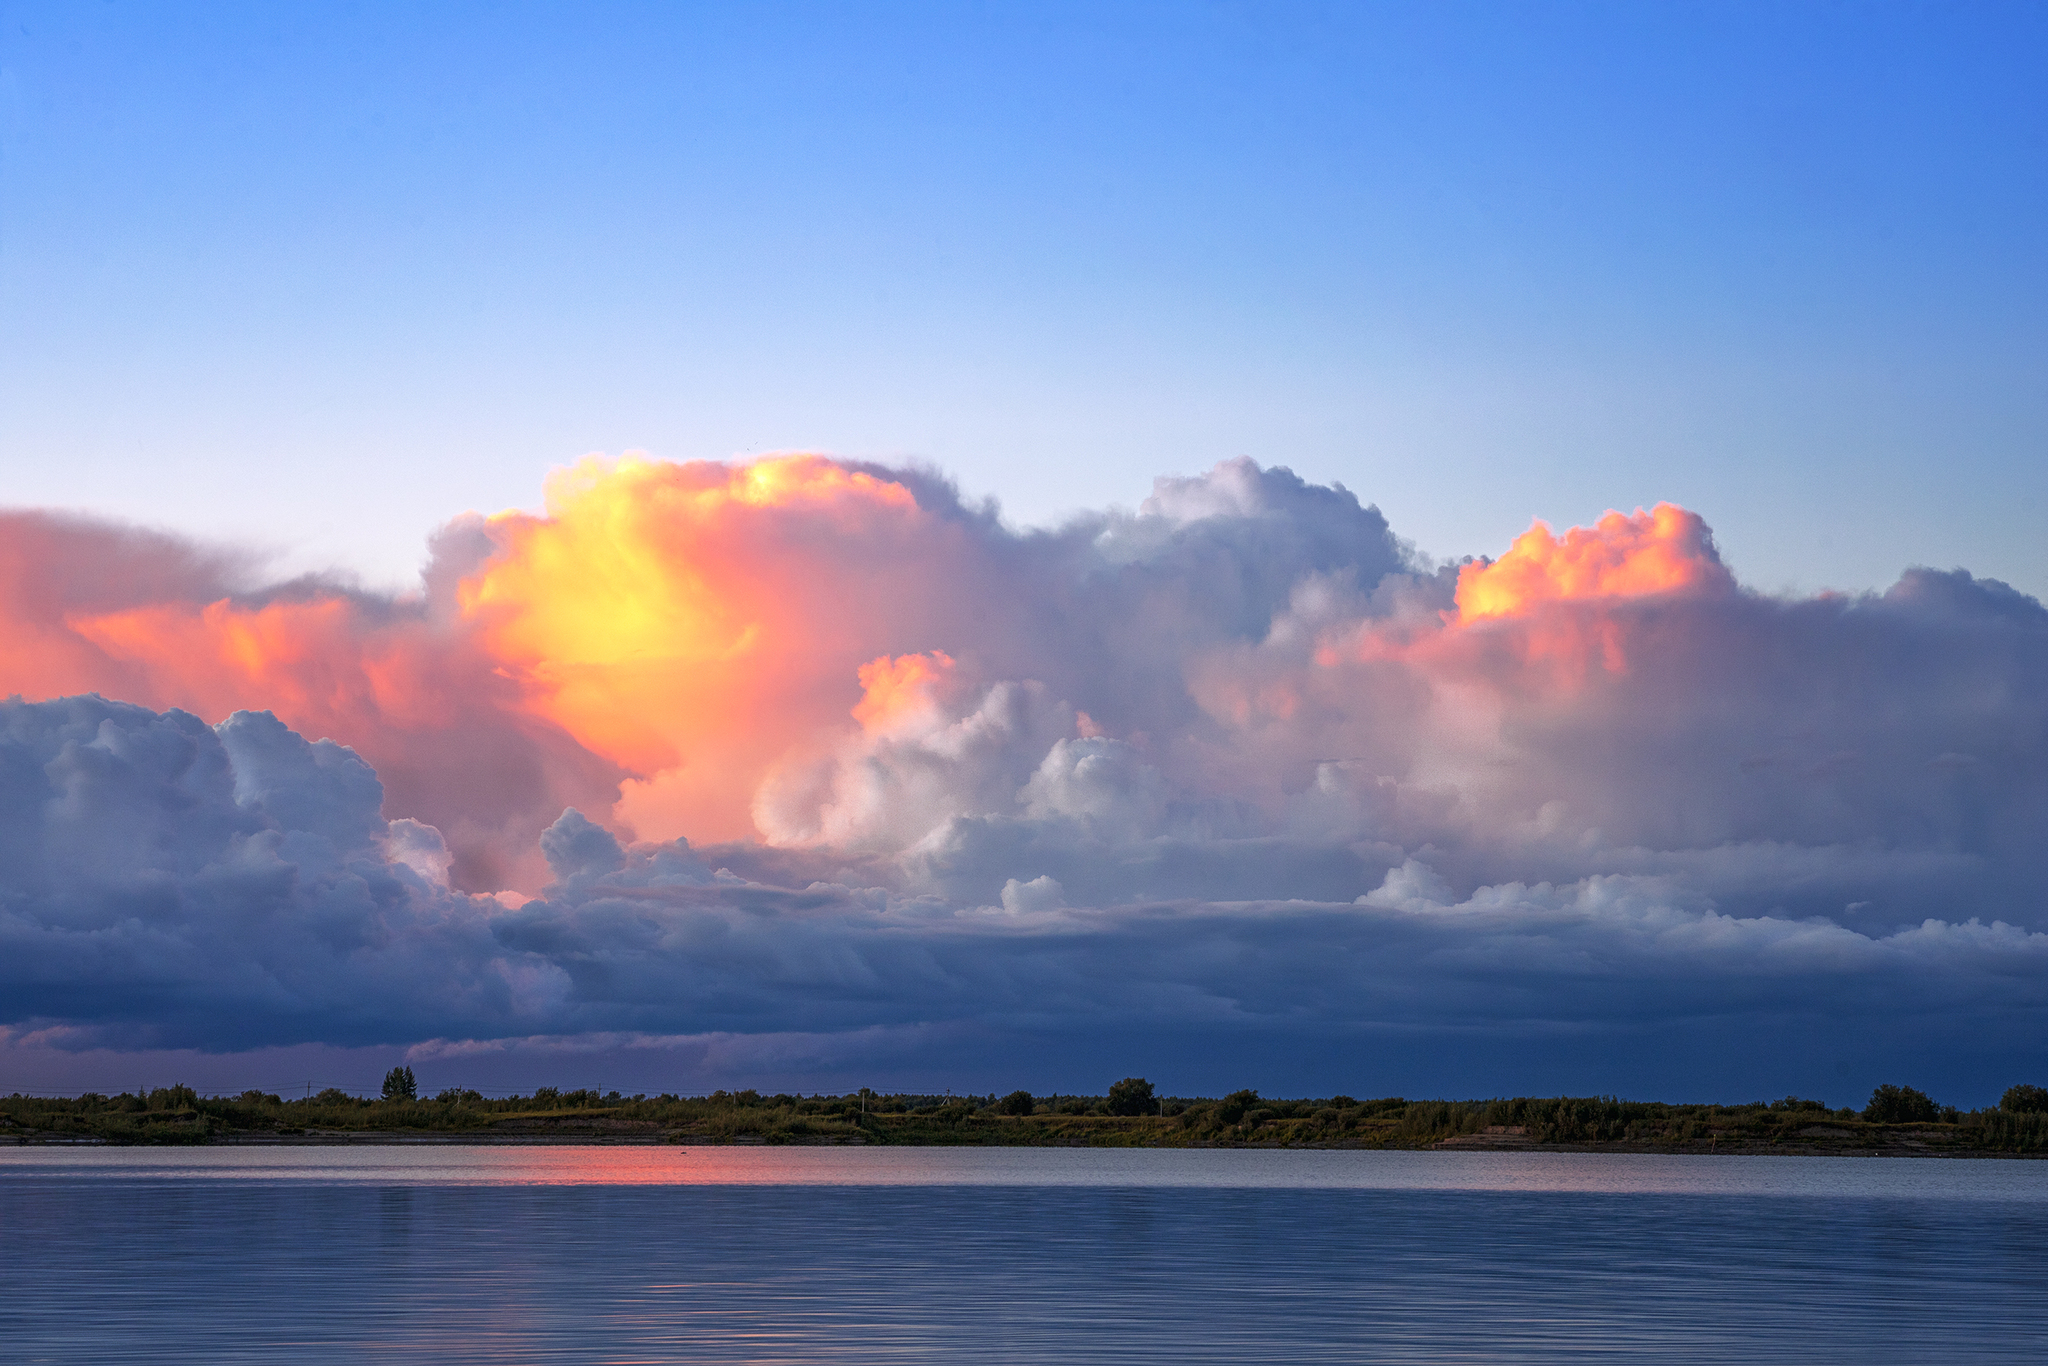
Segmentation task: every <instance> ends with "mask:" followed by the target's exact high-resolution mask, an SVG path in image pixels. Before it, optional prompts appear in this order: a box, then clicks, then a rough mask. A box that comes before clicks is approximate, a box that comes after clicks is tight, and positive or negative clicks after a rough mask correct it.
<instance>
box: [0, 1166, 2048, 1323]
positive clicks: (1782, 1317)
mask: <svg viewBox="0 0 2048 1366" xmlns="http://www.w3.org/2000/svg"><path fill="white" fill-rule="evenodd" d="M0 1240H4V1241H0V1247H4V1249H5V1256H6V1262H5V1269H4V1271H0V1348H4V1350H0V1355H4V1357H5V1359H6V1360H8V1361H10V1362H23V1363H27V1362H207V1363H234V1362H265V1363H302V1362H359V1361H364V1360H376V1361H390V1362H480V1363H481V1362H488V1363H499V1362H550V1363H553V1362H574V1363H582V1362H590V1363H596V1362H607V1363H652V1362H749V1363H808V1362H828V1361H829V1362H835V1363H868V1362H877V1363H879V1362H904V1361H912V1362H915V1361H949V1362H950V1361H976V1362H979V1361H987V1362H1015V1363H1038V1362H1054V1361H1058V1362H1093V1361H1111V1360H1115V1361H1130V1360H1139V1361H1218V1362H1222V1361H1228V1362H1233V1363H1242V1362H1321V1361H1329V1362H1435V1363H1454V1362H1557V1361H1586V1360H1599V1361H1612V1362H1649V1361H1656V1362H1660V1363H1662V1362H1694V1361H1698V1362H1729V1361H1738V1360H1747V1359H1752V1358H1760V1357H1769V1358H1771V1359H1783V1360H1807V1361H1818V1362H1832V1361H1842V1362H1848V1361H1856V1362H1916V1363H1917V1362H1927V1361H1935V1360H1946V1361H1965V1362H2001V1361H2027V1362H2039V1361H2043V1360H2048V1163H2035V1162H1998V1161H1981V1162H1965V1161H1907V1160H1886V1159H1870V1158H1757V1157H1722V1158H1717V1157H1632V1156H1614V1155H1604V1154H1600V1155H1578V1154H1549V1153H1490V1154H1489V1153H1365V1152H1266V1151H1261V1152H1243V1151H1201V1152H1178V1151H1115V1150H1066V1149H1055V1150H1039V1149H929V1148H927V1149H833V1148H799V1149H790V1148H781V1149H761V1148H702V1147H694V1148H655V1147H648V1148H460V1147H433V1148H407V1147H380V1148H360V1149H337V1148H269V1149H251V1148H241V1149H201V1150H175V1149H173V1150H156V1149H133V1148H129V1149H114V1148H94V1149H51V1148H42V1149H37V1148H17V1149H0Z"/></svg>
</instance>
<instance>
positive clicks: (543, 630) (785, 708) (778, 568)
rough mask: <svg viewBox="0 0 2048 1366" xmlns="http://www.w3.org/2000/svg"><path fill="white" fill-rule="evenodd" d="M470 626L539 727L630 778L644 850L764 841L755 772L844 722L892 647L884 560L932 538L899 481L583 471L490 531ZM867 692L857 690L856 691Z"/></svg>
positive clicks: (825, 467) (463, 597)
mask: <svg viewBox="0 0 2048 1366" xmlns="http://www.w3.org/2000/svg"><path fill="white" fill-rule="evenodd" d="M488 531H489V534H490V536H491V538H492V540H493V541H494V542H495V543H496V545H497V547H498V550H497V553H496V554H494V555H493V556H491V557H490V558H489V559H488V560H487V561H486V562H485V563H484V564H483V565H482V566H481V567H480V568H479V569H478V570H477V571H476V572H475V573H473V574H472V575H470V576H469V577H468V578H466V579H464V580H463V581H462V583H461V585H460V588H459V589H458V592H457V597H458V602H459V606H460V610H461V613H462V616H463V618H464V619H465V620H466V621H467V622H468V623H469V624H470V625H471V627H472V628H473V629H474V630H475V632H476V633H477V637H478V640H479V641H480V643H481V644H482V646H483V648H484V649H485V650H486V651H487V652H488V653H489V654H490V655H491V656H492V657H493V658H494V659H496V660H497V661H498V663H499V666H500V668H501V669H502V670H503V671H504V672H505V673H506V675H507V676H509V677H511V678H512V679H514V680H515V681H516V683H517V685H518V686H519V688H520V690H521V692H522V695H523V697H524V699H525V705H526V706H527V707H528V708H530V709H531V710H532V711H533V712H534V713H535V714H537V715H539V716H542V717H545V718H546V719H547V720H549V721H551V722H553V723H555V724H557V725H559V726H561V727H562V728H563V729H565V730H567V731H568V732H569V733H570V734H571V735H573V736H575V737H576V739H577V740H578V741H579V742H580V743H582V744H583V745H585V746H586V747H588V748H589V749H590V750H592V751H593V752H595V753H597V754H599V755H602V756H604V757H605V758H607V759H610V760H612V761H614V762H616V763H618V764H619V765H621V766H622V767H624V768H626V769H627V770H629V771H630V772H631V773H633V774H634V775H635V777H634V778H633V780H632V781H630V782H629V783H628V784H627V786H626V790H625V794H624V796H623V798H622V800H621V803H620V806H619V808H618V811H619V815H620V816H621V818H622V819H623V820H624V821H625V822H626V823H627V824H629V825H630V826H632V827H633V828H634V830H635V831H636V833H639V834H641V835H642V836H645V837H669V836H673V835H680V834H684V833H687V834H689V835H690V836H691V837H692V838H698V839H705V838H710V839H732V838H746V837H750V836H752V835H753V834H754V827H753V823H752V819H751V816H750V815H749V812H750V810H751V803H752V797H753V792H754V789H755V787H756V786H757V785H758V783H759V781H760V778H761V775H762V774H763V773H764V772H765V771H766V770H767V769H768V768H769V767H770V766H771V765H772V764H773V763H774V762H775V760H776V759H778V758H779V757H780V756H781V755H782V753H783V752H784V751H785V750H786V749H788V748H789V747H790V746H791V745H792V744H794V743H797V742H798V741H800V740H802V739H804V738H806V737H808V736H810V735H813V734H815V733H818V732H820V731H822V730H824V729H827V728H829V727H830V726H832V725H834V724H836V723H839V722H840V718H843V717H844V716H845V715H846V708H847V704H848V702H849V701H850V700H851V698H850V694H851V692H852V687H853V685H854V683H855V677H856V668H857V666H858V664H859V662H860V661H861V660H865V659H871V658H873V656H874V654H875V647H876V645H878V644H879V645H887V644H888V643H890V642H889V641H888V640H887V639H886V637H887V636H888V634H889V632H888V630H887V628H886V626H885V625H883V624H882V623H885V622H886V621H887V620H888V619H889V618H890V617H891V615H892V612H893V610H894V609H895V608H896V607H898V606H900V604H901V599H902V598H903V597H904V596H905V595H904V594H903V593H902V592H901V591H898V585H897V584H896V583H895V582H892V572H893V570H892V567H894V566H900V565H903V564H905V563H907V562H909V561H911V560H914V559H915V558H916V556H917V553H918V548H919V547H920V546H921V545H923V544H925V543H928V542H929V541H931V540H932V539H933V537H934V535H935V532H934V529H933V527H932V525H931V519H930V518H929V517H928V516H927V515H926V513H925V512H924V510H923V509H921V508H920V507H919V506H918V502H917V498H916V496H915V495H914V494H913V493H912V491H911V490H910V489H909V488H908V487H906V486H905V485H903V484H900V483H897V482H894V481H892V480H889V479H885V478H878V477H877V476H875V475H873V474H869V473H866V472H864V471H861V470H855V469H849V468H847V467H846V466H844V465H841V464H837V463H835V462H833V461H830V460H826V459H823V458H821V457H817V456H788V457H781V458H775V459H768V460H761V461H756V462H754V463H752V464H747V465H726V464H720V463H714V462H708V461H700V462H694V463H690V464H670V463H665V462H651V461H642V460H630V459H629V460H623V461H619V462H616V463H614V462H610V461H605V460H598V459H590V460H585V461H583V462H582V463H580V464H578V465H576V466H574V467H573V468H571V469H567V470H563V471H559V472H558V473H557V474H556V475H554V476H553V477H552V478H551V479H550V480H549V481H548V486H547V511H546V513H545V515H543V516H538V517H536V516H531V515H528V514H524V513H507V514H504V515H502V516H500V517H496V518H493V519H491V521H490V523H489V525H488ZM864 681H865V680H863V682H864Z"/></svg>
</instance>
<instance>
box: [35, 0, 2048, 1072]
mask: <svg viewBox="0 0 2048 1366" xmlns="http://www.w3.org/2000/svg"><path fill="white" fill-rule="evenodd" d="M2044 39H2048V20H2044V19H2043V18H2042V16H2041V15H2040V13H2039V12H2038V11H2037V10H2034V9H2032V8H2029V7H2024V6H2017V5H2013V6H2003V5H1978V6H1970V5H1962V6H1958V5H1912V6H1901V5H1874V6H1856V7H1848V6H1836V5H1821V4H1813V5H1804V6H1785V5H1770V6H1762V5H1759V6H1743V5H1710V6H1686V5H1666V6H1654V7H1650V6H1625V5H1605V6H1603V5H1566V4H1555V5H1529V6H1506V5H1483V6H1482V5H1472V6H1460V5H1455V4H1438V5H1344V6H1313V5H1296V6H1288V5H1279V6H1274V5H1260V6H1229V5H1214V6H1195V5H1172V6H1145V5H1128V6H1119V7H1101V6H1074V7H1062V6H1058V5H1037V6H1029V7H1025V6H968V5H948V6H910V5H873V6H859V7H853V6H828V5H817V6H810V5H781V6H770V5H762V6H750V7H734V6H690V5H660V6H654V5H647V6H604V5H594V6H575V7H570V6H518V5H499V6H489V7H464V6H459V5H449V6H438V7H434V8H432V9H430V10H425V11H422V10H419V9H418V8H417V7H403V6H395V5H393V6H382V5H330V6H304V7H294V8H291V9H278V8H276V7H268V6H248V7H237V6H233V5H219V6H208V7H204V8H194V7H179V6H168V5H165V6H151V5H132V4H122V3H112V4H102V5H93V6H80V5H21V4H0V481H4V482H0V643H4V646H5V648H4V650H0V697H6V696H7V695H8V694H14V695H15V696H14V697H13V698H12V700H8V701H4V702H0V850H4V855H5V856H4V857H0V947H4V949H5V952H4V953H0V961H4V962H5V963H6V965H7V966H6V967H4V968H0V1087H5V1088H10V1089H11V1088H12V1087H15V1086H19V1087H22V1088H24V1089H78V1088H79V1087H83V1086H93V1087H96V1088H99V1089H125V1088H128V1087H130V1086H133V1085H135V1084H138V1083H147V1084H151V1085H155V1084H162V1083H166V1082H169V1081H172V1080H185V1081H188V1082H191V1083H193V1084H197V1085H200V1086H202V1087H218V1088H221V1089H227V1090H240V1089H243V1087H244V1086H249V1085H256V1086H261V1087H263V1088H264V1089H285V1088H287V1087H289V1086H291V1085H295V1084H299V1082H301V1081H304V1082H312V1083H317V1085H319V1086H324V1085H328V1084H338V1085H344V1086H351V1085H353V1086H355V1087H357V1088H358V1089H369V1088H370V1087H372V1086H374V1084H375V1081H376V1078H377V1077H379V1076H381V1074H382V1070H383V1069H384V1068H386V1067H388V1066H390V1065H392V1064H393V1063H395V1062H398V1061H406V1062H408V1064H409V1065H413V1066H415V1068H416V1070H418V1071H419V1072H420V1074H421V1079H422V1082H423V1084H425V1085H427V1086H428V1087H429V1089H433V1088H435V1087H438V1086H440V1085H448V1084H464V1085H479V1086H482V1087H486V1088H489V1087H502V1086H528V1087H530V1086H532V1085H538V1084H573V1085H582V1084H598V1083H604V1084H606V1085H608V1086H612V1085H615V1086H620V1087H622V1088H623V1089H627V1090H634V1089H648V1090H707V1089H710V1088H711V1087H713V1086H717V1085H756V1086H759V1087H762V1088H764V1089H766V1088H770V1087H773V1088H776V1089H844V1088H845V1087H849V1086H857V1085H878V1086H883V1087H896V1086H901V1087H904V1088H907V1089H916V1090H938V1089H944V1088H947V1087H951V1088H953V1089H957V1090H975V1091H986V1090H990V1089H997V1090H1008V1089H1011V1088H1012V1087H1013V1086H1017V1085H1023V1086H1025V1087H1027V1088H1028V1089H1032V1090H1035V1091H1053V1090H1064V1091H1084V1092H1085V1091H1100V1090H1101V1089H1102V1088H1103V1087H1104V1086H1106V1085H1107V1084H1108V1082H1109V1081H1111V1080H1114V1079H1115V1078H1116V1077H1118V1076H1122V1075H1127V1074H1131V1073H1142V1074H1144V1075H1148V1076H1150V1077H1152V1079H1153V1080H1154V1081H1155V1082H1157V1083H1158V1084H1160V1085H1161V1086H1162V1088H1163V1089H1165V1090H1167V1091H1169V1092H1181V1093H1195V1092H1211V1093H1220V1092H1222V1091H1227V1090H1231V1089H1236V1088H1237V1087H1238V1086H1245V1085H1249V1086H1254V1087H1258V1088H1260V1089H1263V1090H1266V1091H1267V1092H1268V1093H1279V1092H1297V1093H1319V1094H1329V1093H1331V1092H1335V1091H1343V1092H1346V1093H1349V1094H1355V1095H1368V1094H1397V1093H1398V1094H1409V1095H1490V1094H1503V1093H1556V1092H1561V1091H1574V1092H1581V1093H1583V1092H1603V1093H1614V1092H1619V1093H1623V1094H1630V1095H1638V1096H1644V1097H1662V1098H1672V1099H1697V1098H1711V1099H1753V1098H1755V1097H1757V1096H1765V1095H1780V1094H1785V1093H1787V1092H1792V1091H1797V1092H1800V1093H1802V1094H1810V1095H1818V1096H1821V1097H1823V1098H1826V1099H1829V1100H1831V1101H1833V1102H1834V1103H1837V1104H1841V1103H1850V1102H1858V1101H1860V1099H1861V1096H1862V1094H1867V1091H1868V1089H1869V1087H1871V1086H1873V1085H1875V1084H1877V1083H1878V1082H1880V1081H1891V1082H1905V1083H1907V1084H1914V1085H1919V1086H1921V1087H1922V1088H1923V1089H1928V1090H1931V1091H1933V1092H1935V1093H1936V1094H1937V1096H1938V1098H1941V1099H1944V1100H1948V1101H1952V1102H1955V1103H1970V1104H1976V1103H1985V1102H1988V1101H1991V1100H1995V1098H1996V1096H1997V1094H1998V1092H1999V1091H2001V1090H2002V1089H2003V1088H2004V1087H2005V1086H2007V1085H2010V1084H2012V1083H2013V1082H2014V1081H2017V1080H2022V1079H2026V1078H2028V1077H2031V1078H2033V1079H2035V1080H2039V1079H2041V1075H2042V1073H2043V1069H2044V1068H2048V1045H2044V1044H2042V1043H2041V1042H2040V1040H2041V1039H2043V1038H2044V1037H2048V1035H2044V1034H2043V1032H2042V1029H2041V1026H2042V1024H2043V1023H2048V1019H2044V1017H2048V906H2044V904H2043V900H2042V896H2041V892H2040V888H2041V887H2042V885H2043V883H2044V879H2048V857H2044V855H2043V852H2042V849H2043V847H2044V846H2048V842H2044V841H2043V840H2042V839H2041V837H2040V832H2041V830H2042V829H2043V826H2044V823H2048V612H2044V610H2043V608H2042V606H2041V603H2040V601H2039V599H2040V598H2041V596H2042V595H2043V594H2044V593H2048V565H2044V562H2043V557H2042V555H2041V553H2040V544H2041V541H2040V536H2039V533H2038V530H2037V527H2038V523H2039V520H2040V517H2041V514H2042V510H2043V497H2044V494H2048V474H2044V470H2048V459H2044V458H2043V456H2044V454H2048V452H2044V450H2043V446H2044V436H2048V392H2044V385H2043V381H2042V376H2043V375H2044V374H2048V368H2044V364H2043V362H2044V361H2048V355H2044V351H2048V346H2044V342H2048V323H2044V321H2043V320H2044V319H2048V308H2044V306H2043V305H2044V304H2048V298H2044V293H2048V290H2044V284H2048V279H2044V270H2043V266H2044V260H2048V246H2044V239H2043V236H2042V234H2041V232H2040V230H2039V225H2040V223H2041V222H2043V221H2048V219H2044V215H2043V209H2044V207H2048V204H2044V199H2048V177H2044V168H2048V108H2044V104H2048V91H2044V89H2043V87H2042V84H2041V82H2040V80H2039V78H2038V72H2039V69H2040V60H2041V57H2042V56H2043V53H2044V49H2048V41H2044ZM1537 519H1541V524H1540V525H1532V524H1533V523H1536V521H1537ZM1474 557H1477V558H1474ZM302 1074H303V1075H302ZM2022 1074H2024V1076H2023V1075H2022Z"/></svg>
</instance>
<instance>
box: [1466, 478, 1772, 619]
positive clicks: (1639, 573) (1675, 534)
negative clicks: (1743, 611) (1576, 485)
mask: <svg viewBox="0 0 2048 1366" xmlns="http://www.w3.org/2000/svg"><path fill="white" fill-rule="evenodd" d="M1733 587H1734V579H1733V577H1732V576H1731V575H1730V574H1729V573H1728V570H1727V567H1726V566H1724V565H1723V564H1722V563H1721V557H1720V554H1719V553H1718V552H1717V551H1716V550H1715V549H1714V538H1713V533H1712V532H1711V531H1709V530H1708V528H1707V524H1706V522H1705V521H1703V520H1702V519H1701V518H1700V516H1699V514H1698V513H1694V512H1687V511H1686V510H1685V509H1684V508H1682V507H1679V506H1677V505H1676V504H1674V503H1659V504H1657V506H1656V507H1654V508H1652V509H1651V510H1650V511H1648V512H1644V511H1643V510H1642V509H1641V508H1637V509H1636V511H1635V514H1634V515H1633V516H1623V515H1622V514H1621V513H1619V512H1610V513H1608V514H1607V515H1606V516H1604V517H1602V518H1601V519H1600V520H1599V521H1598V522H1596V523H1595V524H1594V525H1592V526H1590V527H1576V526H1575V527H1573V528H1571V530H1569V531H1567V532H1565V534H1564V535H1563V536H1562V537H1558V536H1555V535H1552V534H1551V530H1550V528H1549V527H1548V526H1546V525H1544V524H1543V523H1542V522H1537V523H1536V524H1535V525H1533V526H1531V527H1530V528H1529V529H1528V530H1527V531H1525V532H1523V533H1522V534H1521V535H1520V536H1518V537H1517V538H1516V539H1515V543H1514V545H1513V546H1512V547H1510V548H1509V550H1508V552H1507V554H1505V555H1503V556H1501V557H1500V558H1499V559H1497V560H1492V561H1486V560H1479V561H1475V562H1474V563H1472V564H1468V565H1466V566H1465V567H1464V568H1463V569H1461V570H1460V571H1459V572H1458V598H1457V601H1458V620H1459V621H1460V622H1462V623H1471V622H1475V621H1482V620H1485V619H1487V618H1489V617H1511V616H1519V615H1521V614H1523V613H1525V612H1527V611H1529V610H1530V609H1531V608H1533V607H1535V606H1537V605H1538V604H1540V603H1545V602H1559V601H1570V600H1575V599H1588V598H1635V597H1646V596H1649V595H1652V594H1658V593H1688V592H1722V591H1727V590H1729V589H1732V588H1733Z"/></svg>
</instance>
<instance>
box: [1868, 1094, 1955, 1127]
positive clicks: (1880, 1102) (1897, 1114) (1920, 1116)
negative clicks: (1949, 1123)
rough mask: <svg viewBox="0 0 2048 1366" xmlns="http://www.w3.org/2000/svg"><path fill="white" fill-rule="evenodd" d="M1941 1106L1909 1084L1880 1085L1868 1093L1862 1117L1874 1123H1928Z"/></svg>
mask: <svg viewBox="0 0 2048 1366" xmlns="http://www.w3.org/2000/svg"><path fill="white" fill-rule="evenodd" d="M1940 1113H1941V1107H1939V1106H1937V1105H1936V1104H1935V1103H1934V1102H1933V1101H1932V1100H1929V1099H1928V1098H1927V1094H1926V1093H1925V1092H1924V1091H1915V1090H1914V1089H1913V1088H1912V1087H1910V1086H1880V1087H1878V1088H1877V1089H1876V1090H1875V1091H1872V1092H1871V1093H1870V1104H1868V1105H1866V1106H1864V1107H1863V1117H1864V1118H1865V1119H1867V1120H1870V1121H1871V1122H1872V1123H1874V1124H1930V1123H1932V1122H1933V1121H1934V1120H1935V1119H1936V1118H1938V1117H1939V1115H1940Z"/></svg>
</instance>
